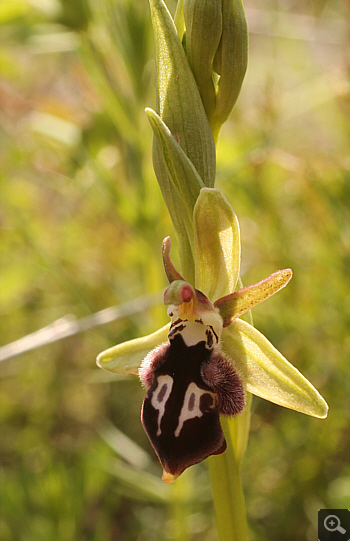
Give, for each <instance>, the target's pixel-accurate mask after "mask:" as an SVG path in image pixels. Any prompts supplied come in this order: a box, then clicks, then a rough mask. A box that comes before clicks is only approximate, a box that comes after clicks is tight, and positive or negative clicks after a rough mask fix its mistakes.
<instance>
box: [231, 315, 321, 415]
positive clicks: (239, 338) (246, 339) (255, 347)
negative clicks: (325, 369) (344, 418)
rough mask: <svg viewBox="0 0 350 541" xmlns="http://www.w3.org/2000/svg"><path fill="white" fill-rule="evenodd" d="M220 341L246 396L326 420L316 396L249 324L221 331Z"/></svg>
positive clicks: (233, 325) (317, 394)
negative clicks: (263, 399)
mask: <svg viewBox="0 0 350 541" xmlns="http://www.w3.org/2000/svg"><path fill="white" fill-rule="evenodd" d="M222 340H223V349H224V351H225V352H226V353H227V354H228V355H229V356H230V357H231V359H233V361H234V363H235V365H236V366H237V368H238V369H239V371H240V372H241V375H242V377H243V380H244V382H245V385H246V388H247V390H248V391H249V392H251V393H253V394H255V395H257V396H260V397H261V398H265V399H266V400H270V402H274V403H275V404H279V405H280V406H284V407H286V408H291V409H294V410H296V411H300V412H301V413H306V414H307V415H312V416H313V417H320V418H324V417H326V416H327V411H328V406H327V404H326V402H325V400H324V399H323V398H322V396H321V395H320V394H319V392H318V391H317V390H316V389H315V388H314V387H313V386H312V385H311V383H310V382H309V381H308V380H307V379H306V378H305V377H304V376H303V375H302V374H301V373H300V372H299V371H298V370H297V369H296V368H295V367H294V366H293V365H291V364H290V363H289V362H288V361H287V359H285V358H284V357H283V355H282V354H281V353H280V352H279V351H278V350H277V349H276V348H275V347H274V346H273V345H272V344H271V343H270V342H269V341H268V340H267V339H266V338H265V336H263V335H262V334H261V333H260V332H259V331H257V330H256V329H254V327H252V326H251V325H249V323H246V322H245V321H242V320H241V319H236V320H235V321H234V322H233V323H232V324H231V325H230V326H229V327H226V328H225V329H224V330H223V332H222Z"/></svg>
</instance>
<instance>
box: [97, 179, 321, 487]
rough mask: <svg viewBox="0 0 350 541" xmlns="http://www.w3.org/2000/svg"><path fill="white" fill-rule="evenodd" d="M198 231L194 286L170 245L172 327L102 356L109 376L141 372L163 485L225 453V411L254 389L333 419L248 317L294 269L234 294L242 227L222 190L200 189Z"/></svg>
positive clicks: (166, 254) (146, 419)
mask: <svg viewBox="0 0 350 541" xmlns="http://www.w3.org/2000/svg"><path fill="white" fill-rule="evenodd" d="M193 228H194V261H195V283H194V284H190V283H188V282H187V281H186V280H185V279H184V278H183V277H182V275H181V274H180V273H179V272H178V271H177V270H176V268H175V267H174V265H173V263H172V261H171V258H170V246H171V242H170V238H169V237H167V238H166V239H164V241H163V262H164V268H165V272H166V275H167V278H168V280H169V283H170V285H169V287H168V288H167V289H166V291H165V294H164V303H165V304H166V305H167V306H168V309H167V313H168V316H169V317H170V319H171V322H170V323H169V324H168V325H166V326H164V327H162V328H161V329H159V330H157V331H155V332H154V333H152V334H150V335H148V336H145V337H142V338H137V339H135V340H130V341H128V342H125V343H123V344H119V345H116V346H114V347H112V348H109V349H107V350H106V351H104V352H102V353H101V354H100V355H99V356H98V358H97V364H98V366H99V367H101V368H104V369H106V370H110V371H112V372H114V373H117V374H134V375H137V374H138V375H139V376H140V379H141V382H142V384H143V385H144V386H145V387H146V389H147V394H146V397H145V400H144V402H143V407H142V423H143V426H144V428H145V430H146V433H147V435H148V437H149V439H150V442H151V444H152V445H153V447H154V449H155V451H156V453H157V455H158V457H159V459H160V462H161V464H162V466H163V477H162V478H163V481H164V482H172V481H174V480H175V479H176V478H177V477H178V476H179V475H180V474H181V473H182V472H183V471H184V470H185V469H186V468H187V467H189V466H191V465H193V464H196V463H198V462H200V461H202V460H203V459H205V458H207V457H208V456H210V455H213V454H221V453H223V452H224V451H225V448H226V442H225V437H224V434H223V431H222V429H221V424H220V415H223V416H233V415H240V412H241V411H242V410H243V409H244V405H245V396H246V394H247V393H253V394H255V395H257V396H260V397H262V398H265V399H266V400H270V401H271V402H274V403H276V404H279V405H281V406H284V407H287V408H291V409H294V410H296V411H299V412H302V413H306V414H308V415H312V416H314V417H320V418H323V417H326V415H327V409H328V407H327V404H326V402H325V401H324V399H323V398H322V397H321V396H320V394H319V393H318V391H317V390H316V389H315V388H314V387H313V386H312V385H311V383H310V382H309V381H308V380H307V379H306V378H305V377H304V376H303V375H302V374H301V373H300V372H299V371H298V370H297V369H296V368H295V367H294V366H292V365H291V364H290V363H289V362H288V361H287V360H286V359H285V358H284V357H283V355H282V354H281V353H280V352H279V351H277V349H275V348H274V346H273V345H272V344H271V343H270V342H269V341H268V340H267V339H266V338H265V337H264V336H263V335H262V334H261V333H260V332H259V331H258V330H257V329H255V328H254V327H252V325H250V324H249V323H247V322H246V321H244V320H242V319H241V318H240V316H242V315H243V314H244V313H245V312H247V311H248V310H250V309H251V308H253V307H254V306H256V305H257V304H259V303H260V302H262V301H263V300H265V299H267V298H268V297H270V296H271V295H273V294H274V293H276V292H277V291H279V290H280V289H282V288H283V287H284V286H285V285H286V284H287V283H288V282H289V280H290V279H291V277H292V271H291V270H290V269H285V270H280V271H277V272H275V273H273V274H271V276H269V277H267V278H265V279H263V280H261V281H260V282H258V283H257V284H253V285H251V286H248V287H245V288H243V289H238V290H236V287H237V283H238V281H239V270H240V253H241V249H240V232H239V225H238V221H237V217H236V215H235V213H234V211H233V209H232V207H231V205H230V204H229V203H228V201H227V200H226V198H225V197H224V196H223V194H222V193H221V191H220V190H217V189H214V188H203V189H202V190H201V191H200V195H199V197H198V199H197V202H196V204H195V206H194V212H193Z"/></svg>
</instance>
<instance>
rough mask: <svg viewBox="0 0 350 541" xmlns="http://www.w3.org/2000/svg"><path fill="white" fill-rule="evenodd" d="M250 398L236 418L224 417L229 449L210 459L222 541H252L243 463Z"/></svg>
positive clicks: (217, 526)
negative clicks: (249, 529) (241, 467)
mask: <svg viewBox="0 0 350 541" xmlns="http://www.w3.org/2000/svg"><path fill="white" fill-rule="evenodd" d="M250 404H251V399H250V397H249V398H248V399H247V405H246V408H245V410H244V412H243V413H242V415H240V416H239V417H237V418H236V419H233V418H230V419H229V418H227V417H222V418H221V425H222V428H223V430H224V433H225V437H226V442H227V449H226V451H225V452H224V453H222V454H221V455H217V456H211V457H209V458H208V461H209V469H210V477H211V484H212V492H213V501H214V509H215V515H216V529H217V534H218V540H219V541H248V539H249V535H248V524H247V518H246V508H245V501H244V494H243V488H242V481H241V475H240V464H241V461H242V458H243V454H244V451H245V448H246V443H247V438H248V432H249V424H250Z"/></svg>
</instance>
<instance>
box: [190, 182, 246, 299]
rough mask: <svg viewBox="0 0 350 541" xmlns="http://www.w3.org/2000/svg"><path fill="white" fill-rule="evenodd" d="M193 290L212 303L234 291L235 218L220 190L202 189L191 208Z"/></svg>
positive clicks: (236, 258) (236, 263) (237, 258)
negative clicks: (194, 270) (193, 268)
mask: <svg viewBox="0 0 350 541" xmlns="http://www.w3.org/2000/svg"><path fill="white" fill-rule="evenodd" d="M193 227H194V253H195V261H196V281H195V287H196V288H197V289H199V290H200V291H202V292H203V293H204V294H205V295H206V296H207V297H209V299H211V300H215V299H218V298H219V297H222V296H224V295H228V294H229V293H232V292H233V291H234V290H235V289H236V284H237V280H238V276H239V267H240V259H241V244H240V232H239V225H238V220H237V216H236V215H235V213H234V211H233V209H232V207H231V205H230V204H229V202H228V201H227V199H226V198H225V196H224V195H223V193H222V192H221V191H220V190H217V189H215V188H203V189H202V190H201V192H200V195H199V197H198V200H197V203H196V205H195V207H194V213H193Z"/></svg>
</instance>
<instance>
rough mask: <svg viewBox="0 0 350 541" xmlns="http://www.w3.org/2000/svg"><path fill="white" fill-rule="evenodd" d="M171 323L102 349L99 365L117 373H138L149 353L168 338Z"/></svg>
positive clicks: (97, 360) (98, 359) (98, 358)
mask: <svg viewBox="0 0 350 541" xmlns="http://www.w3.org/2000/svg"><path fill="white" fill-rule="evenodd" d="M169 328H170V323H168V324H167V325H165V326H164V327H162V328H161V329H158V330H157V331H155V332H154V333H152V334H148V335H147V336H142V337H141V338H135V339H134V340H129V341H128V342H123V343H122V344H118V345H116V346H113V347H111V348H109V349H106V350H105V351H102V353H100V354H99V355H98V357H97V359H96V362H97V366H99V367H100V368H104V369H105V370H109V371H110V372H114V373H115V374H132V375H138V369H139V366H140V364H141V362H142V360H143V359H144V358H145V357H146V355H147V353H149V351H151V350H152V349H153V348H155V347H156V346H159V345H160V344H162V343H163V342H166V341H167V340H168V333H169Z"/></svg>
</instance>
